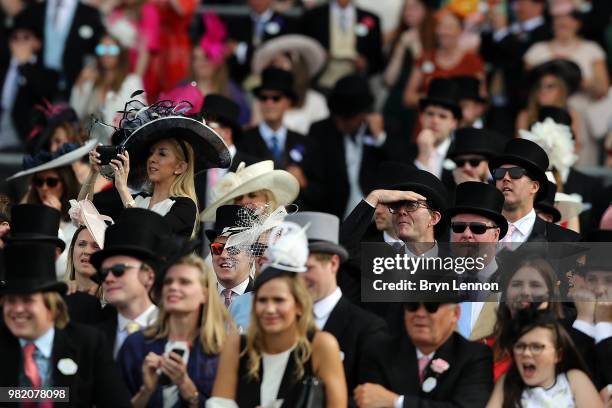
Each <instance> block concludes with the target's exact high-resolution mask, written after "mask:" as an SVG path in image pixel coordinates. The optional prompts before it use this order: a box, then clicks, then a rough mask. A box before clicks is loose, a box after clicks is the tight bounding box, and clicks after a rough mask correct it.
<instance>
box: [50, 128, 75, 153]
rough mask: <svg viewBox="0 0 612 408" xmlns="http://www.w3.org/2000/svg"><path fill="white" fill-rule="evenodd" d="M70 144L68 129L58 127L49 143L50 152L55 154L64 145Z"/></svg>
mask: <svg viewBox="0 0 612 408" xmlns="http://www.w3.org/2000/svg"><path fill="white" fill-rule="evenodd" d="M69 142H70V138H69V135H68V132H67V131H66V129H65V128H64V127H63V126H58V127H56V128H55V130H54V131H53V135H52V136H51V140H50V141H49V151H50V152H51V153H55V152H56V151H57V150H58V149H59V148H60V147H61V146H62V145H63V144H64V143H69Z"/></svg>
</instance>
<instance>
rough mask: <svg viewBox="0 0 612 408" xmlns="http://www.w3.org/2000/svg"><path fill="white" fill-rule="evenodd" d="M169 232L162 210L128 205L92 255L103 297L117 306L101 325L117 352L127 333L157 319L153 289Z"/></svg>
mask: <svg viewBox="0 0 612 408" xmlns="http://www.w3.org/2000/svg"><path fill="white" fill-rule="evenodd" d="M143 226H146V227H143ZM170 235H171V229H170V226H169V225H168V224H167V223H166V221H165V220H164V218H163V217H162V216H160V215H159V214H157V213H155V212H153V211H150V210H145V209H141V208H128V209H126V210H124V211H123V213H122V214H121V217H120V218H119V220H118V221H117V223H116V224H114V225H111V226H110V227H108V228H107V229H106V232H105V235H104V249H102V250H100V251H98V252H96V253H94V254H92V255H91V258H90V259H91V260H90V262H91V264H92V265H93V266H94V267H95V268H96V270H97V271H98V272H97V275H96V279H97V281H98V283H100V285H101V286H102V290H103V293H104V299H105V300H106V302H108V303H109V304H111V305H113V306H114V307H115V308H116V309H117V318H116V319H108V320H107V321H105V322H104V323H102V324H101V325H100V326H99V328H100V329H101V330H102V331H104V333H105V334H106V335H107V337H108V338H109V340H110V342H111V344H113V345H114V348H113V351H114V356H117V353H118V351H119V349H120V348H121V345H122V344H123V342H124V341H125V339H126V338H127V336H128V335H130V334H132V333H134V332H136V331H139V330H142V329H144V328H146V327H147V326H150V325H151V324H152V323H153V322H154V321H155V320H156V319H157V307H156V306H155V305H154V304H153V301H152V299H151V297H150V292H151V289H152V288H153V284H154V283H155V272H156V270H157V269H158V268H159V267H160V264H161V261H162V260H161V259H160V253H162V250H163V245H162V240H163V238H164V237H168V236H170Z"/></svg>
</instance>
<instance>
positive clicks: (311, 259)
mask: <svg viewBox="0 0 612 408" xmlns="http://www.w3.org/2000/svg"><path fill="white" fill-rule="evenodd" d="M335 257H336V258H335V259H334V258H333V257H332V259H330V260H328V261H320V260H318V259H317V258H316V257H315V255H313V254H311V255H309V256H308V261H307V262H306V268H308V270H307V271H306V273H302V274H300V277H303V278H304V282H305V283H306V287H307V288H308V291H309V292H310V294H311V295H312V299H313V301H315V302H318V301H319V300H321V299H323V298H325V297H327V296H329V295H330V294H331V293H332V292H333V291H334V289H335V288H336V271H337V270H338V264H339V259H338V255H335Z"/></svg>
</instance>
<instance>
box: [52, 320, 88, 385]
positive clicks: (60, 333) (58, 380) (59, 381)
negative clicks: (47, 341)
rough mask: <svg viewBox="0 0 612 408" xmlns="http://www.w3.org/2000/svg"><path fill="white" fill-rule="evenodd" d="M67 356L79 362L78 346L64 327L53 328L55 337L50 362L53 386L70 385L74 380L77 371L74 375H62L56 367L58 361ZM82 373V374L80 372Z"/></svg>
mask: <svg viewBox="0 0 612 408" xmlns="http://www.w3.org/2000/svg"><path fill="white" fill-rule="evenodd" d="M65 358H69V359H71V360H72V361H74V362H75V363H77V364H79V363H81V362H82V361H79V358H78V346H77V344H76V343H75V342H74V339H73V338H71V337H70V336H69V335H68V333H66V331H65V330H64V329H55V337H54V338H53V351H52V353H51V364H53V368H52V369H53V374H52V378H53V386H54V387H71V386H72V384H73V383H74V382H75V381H76V378H77V375H79V373H78V369H77V373H76V374H74V375H64V374H63V373H62V372H61V371H60V370H59V369H58V368H57V365H58V362H59V361H60V360H62V359H65ZM81 375H82V374H81Z"/></svg>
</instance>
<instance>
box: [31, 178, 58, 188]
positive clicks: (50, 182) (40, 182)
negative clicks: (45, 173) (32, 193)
mask: <svg viewBox="0 0 612 408" xmlns="http://www.w3.org/2000/svg"><path fill="white" fill-rule="evenodd" d="M59 182H60V179H58V178H57V177H47V178H40V177H36V178H35V179H34V180H32V183H33V184H34V185H35V186H36V187H42V186H44V185H45V184H46V185H47V186H48V187H49V188H53V187H56V186H57V185H58V184H59Z"/></svg>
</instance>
